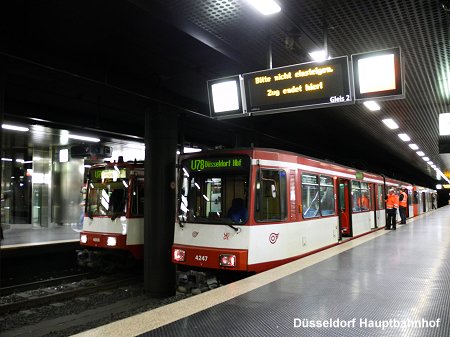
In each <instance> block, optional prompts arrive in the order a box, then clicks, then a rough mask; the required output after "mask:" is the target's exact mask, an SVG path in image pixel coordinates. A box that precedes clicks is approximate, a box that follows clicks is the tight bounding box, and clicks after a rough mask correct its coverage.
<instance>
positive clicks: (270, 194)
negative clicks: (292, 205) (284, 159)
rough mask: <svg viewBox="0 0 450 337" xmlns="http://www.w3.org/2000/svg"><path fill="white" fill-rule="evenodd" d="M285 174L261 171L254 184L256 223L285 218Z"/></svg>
mask: <svg viewBox="0 0 450 337" xmlns="http://www.w3.org/2000/svg"><path fill="white" fill-rule="evenodd" d="M286 180H287V179H286V172H285V171H283V170H268V169H262V170H260V171H259V178H258V181H257V183H256V205H255V219H256V221H269V220H285V219H286V217H287V198H286Z"/></svg>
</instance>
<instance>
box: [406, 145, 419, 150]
mask: <svg viewBox="0 0 450 337" xmlns="http://www.w3.org/2000/svg"><path fill="white" fill-rule="evenodd" d="M408 146H409V147H410V148H411V149H413V150H418V149H419V147H418V146H417V144H408Z"/></svg>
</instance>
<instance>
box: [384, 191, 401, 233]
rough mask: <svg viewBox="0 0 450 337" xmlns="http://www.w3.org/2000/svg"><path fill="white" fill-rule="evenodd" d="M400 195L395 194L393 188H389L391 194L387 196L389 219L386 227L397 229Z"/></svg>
mask: <svg viewBox="0 0 450 337" xmlns="http://www.w3.org/2000/svg"><path fill="white" fill-rule="evenodd" d="M398 199H399V198H398V195H396V194H395V191H394V189H393V188H391V189H390V190H389V194H388V195H387V196H386V200H385V202H386V214H387V221H386V227H385V229H393V230H394V231H395V230H396V224H397V223H396V222H397V219H396V217H397V208H398V203H399V200H398Z"/></svg>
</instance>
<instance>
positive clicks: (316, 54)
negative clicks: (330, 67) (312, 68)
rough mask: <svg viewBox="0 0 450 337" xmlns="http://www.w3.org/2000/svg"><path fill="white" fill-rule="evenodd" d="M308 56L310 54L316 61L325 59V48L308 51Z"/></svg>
mask: <svg viewBox="0 0 450 337" xmlns="http://www.w3.org/2000/svg"><path fill="white" fill-rule="evenodd" d="M309 56H311V58H312V59H313V60H314V61H317V62H321V61H325V60H326V59H327V54H326V53H325V50H316V51H312V52H310V53H309Z"/></svg>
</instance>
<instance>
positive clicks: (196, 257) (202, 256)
mask: <svg viewBox="0 0 450 337" xmlns="http://www.w3.org/2000/svg"><path fill="white" fill-rule="evenodd" d="M195 259H196V260H197V261H208V256H206V255H195Z"/></svg>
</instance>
